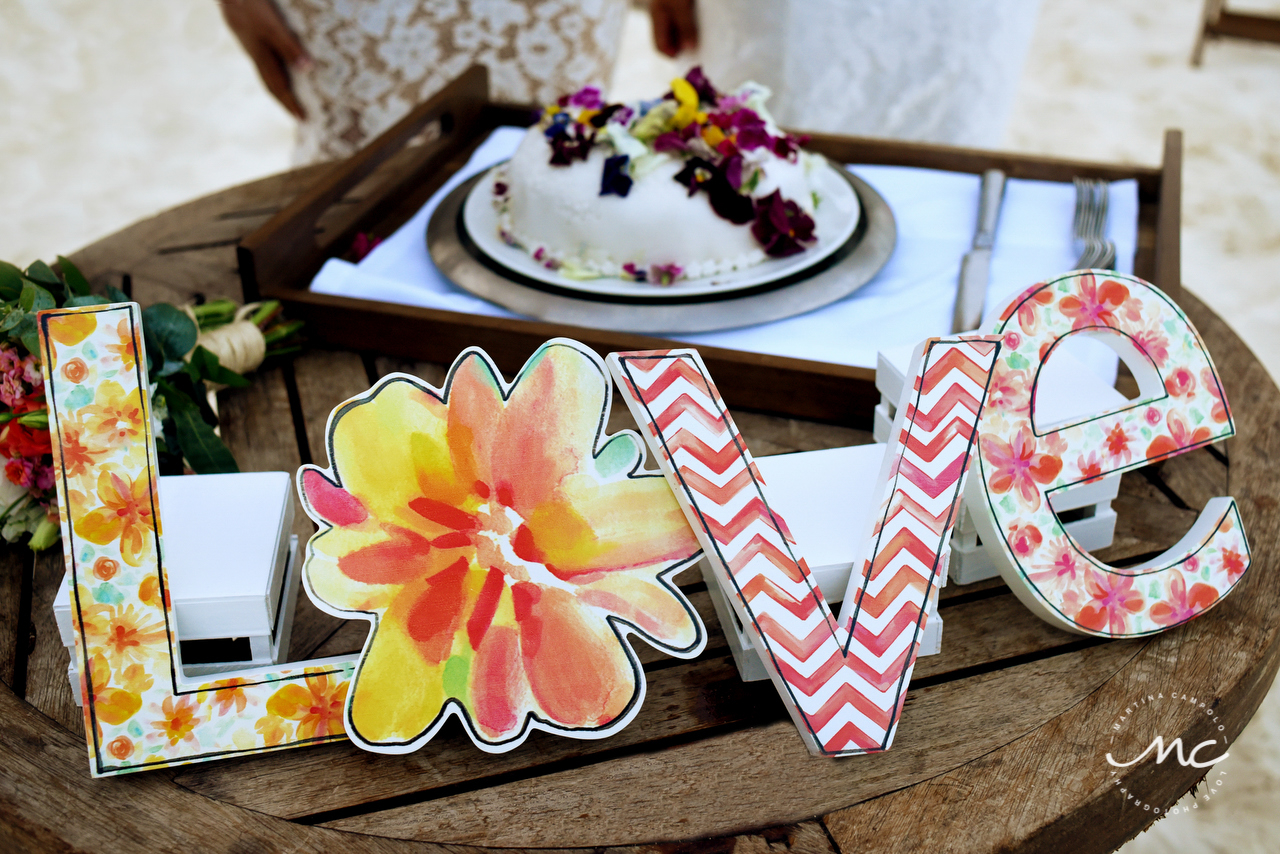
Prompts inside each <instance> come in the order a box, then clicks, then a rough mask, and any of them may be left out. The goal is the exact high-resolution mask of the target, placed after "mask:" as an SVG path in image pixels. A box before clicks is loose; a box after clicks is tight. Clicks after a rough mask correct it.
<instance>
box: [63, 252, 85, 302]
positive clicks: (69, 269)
mask: <svg viewBox="0 0 1280 854" xmlns="http://www.w3.org/2000/svg"><path fill="white" fill-rule="evenodd" d="M58 266H59V267H60V268H61V269H62V278H64V279H66V281H67V296H68V297H82V296H86V295H87V294H88V293H89V280H88V279H86V278H85V277H84V273H81V272H80V268H79V267H77V266H76V265H75V264H72V263H71V262H70V261H69V260H68V259H66V258H64V257H63V256H61V255H59V256H58Z"/></svg>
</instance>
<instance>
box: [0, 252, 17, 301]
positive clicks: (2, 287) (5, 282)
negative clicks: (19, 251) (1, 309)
mask: <svg viewBox="0 0 1280 854" xmlns="http://www.w3.org/2000/svg"><path fill="white" fill-rule="evenodd" d="M22 281H23V280H22V271H21V270H19V269H18V268H17V267H15V266H13V265H12V264H10V263H7V262H5V261H0V299H2V300H4V301H5V302H13V301H14V300H16V299H17V298H18V295H19V294H21V293H22Z"/></svg>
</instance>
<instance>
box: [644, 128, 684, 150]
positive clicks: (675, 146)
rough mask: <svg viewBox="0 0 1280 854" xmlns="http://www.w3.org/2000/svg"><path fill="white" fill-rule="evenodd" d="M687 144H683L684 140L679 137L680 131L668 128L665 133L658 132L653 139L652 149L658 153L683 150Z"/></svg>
mask: <svg viewBox="0 0 1280 854" xmlns="http://www.w3.org/2000/svg"><path fill="white" fill-rule="evenodd" d="M688 147H689V146H687V145H685V142H684V140H683V139H682V138H681V137H680V131H678V130H669V131H667V132H666V133H660V134H658V135H657V136H656V137H654V139H653V150H654V151H656V152H658V153H663V152H667V151H684V150H685V149H687V148H688Z"/></svg>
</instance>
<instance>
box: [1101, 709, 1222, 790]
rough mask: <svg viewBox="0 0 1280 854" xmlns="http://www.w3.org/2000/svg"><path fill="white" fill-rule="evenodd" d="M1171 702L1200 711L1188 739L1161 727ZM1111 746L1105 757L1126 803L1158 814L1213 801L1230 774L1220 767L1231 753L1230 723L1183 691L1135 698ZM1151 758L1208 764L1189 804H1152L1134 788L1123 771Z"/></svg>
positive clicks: (1114, 731) (1114, 730)
mask: <svg viewBox="0 0 1280 854" xmlns="http://www.w3.org/2000/svg"><path fill="white" fill-rule="evenodd" d="M1172 703H1177V704H1185V705H1187V706H1190V707H1191V708H1192V709H1194V710H1195V711H1196V713H1197V714H1198V715H1200V716H1201V717H1199V718H1198V719H1197V720H1196V721H1195V722H1194V723H1193V725H1192V727H1191V730H1190V736H1189V737H1188V738H1187V739H1186V742H1185V743H1184V740H1183V737H1182V736H1177V737H1175V738H1173V739H1172V740H1170V739H1167V738H1166V737H1165V735H1164V734H1163V733H1160V732H1158V731H1157V726H1158V723H1157V721H1158V718H1159V717H1160V711H1161V710H1162V709H1166V708H1167V706H1166V704H1172ZM1144 742H1145V744H1146V747H1145V748H1142V747H1138V748H1137V749H1134V747H1133V746H1134V745H1141V744H1142V743H1144ZM1111 746H1112V749H1111V750H1108V751H1107V755H1106V759H1107V764H1108V765H1109V766H1110V768H1111V778H1112V782H1113V783H1114V784H1115V785H1116V786H1117V787H1119V789H1120V791H1121V792H1122V793H1123V794H1124V796H1125V803H1126V805H1132V806H1134V807H1135V808H1138V809H1142V810H1143V811H1144V812H1149V813H1152V814H1153V815H1177V814H1178V813H1180V812H1187V811H1189V810H1193V809H1199V808H1200V801H1201V800H1203V801H1210V800H1212V799H1213V797H1214V796H1215V795H1217V794H1218V792H1219V791H1220V790H1221V788H1222V783H1223V780H1224V778H1225V777H1226V774H1227V772H1226V771H1224V770H1222V769H1221V768H1217V767H1215V766H1217V765H1218V763H1220V762H1222V760H1224V759H1226V758H1227V757H1228V756H1230V754H1229V753H1228V752H1227V736H1226V725H1225V724H1223V723H1222V722H1221V721H1220V720H1219V718H1218V712H1217V709H1216V708H1215V707H1214V706H1213V704H1212V703H1210V702H1207V701H1205V700H1201V699H1199V698H1198V697H1195V696H1194V695H1191V694H1184V693H1182V692H1171V693H1166V692H1162V691H1156V692H1152V693H1148V694H1145V695H1143V696H1141V697H1139V698H1138V699H1137V700H1135V701H1133V702H1131V703H1130V704H1129V705H1128V706H1126V707H1125V709H1124V712H1123V713H1122V714H1121V715H1120V716H1119V717H1118V718H1116V720H1115V721H1114V722H1113V723H1112V725H1111ZM1147 762H1153V763H1155V764H1156V765H1163V764H1165V763H1166V762H1169V763H1174V762H1176V763H1178V764H1179V765H1181V766H1182V767H1184V768H1201V769H1209V770H1208V771H1207V774H1206V776H1205V779H1204V788H1203V789H1201V791H1200V792H1199V793H1197V795H1196V797H1195V798H1194V799H1192V800H1191V801H1190V802H1189V803H1187V804H1176V803H1175V804H1170V803H1160V804H1153V803H1151V801H1150V799H1148V798H1146V797H1144V795H1143V793H1141V792H1135V791H1132V790H1130V788H1129V784H1127V783H1126V782H1125V779H1124V776H1123V772H1124V771H1125V769H1127V768H1132V767H1136V766H1138V765H1140V764H1142V763H1147Z"/></svg>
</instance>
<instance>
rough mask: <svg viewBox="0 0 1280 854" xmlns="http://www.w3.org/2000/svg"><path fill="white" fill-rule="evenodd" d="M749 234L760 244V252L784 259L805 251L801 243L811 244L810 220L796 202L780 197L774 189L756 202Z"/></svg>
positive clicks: (811, 227)
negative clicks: (754, 217)
mask: <svg viewBox="0 0 1280 854" xmlns="http://www.w3.org/2000/svg"><path fill="white" fill-rule="evenodd" d="M751 234H752V235H753V236H754V237H755V239H756V240H758V241H759V242H760V245H761V246H763V247H764V254H766V255H768V256H769V257H771V258H785V257H787V256H788V255H795V254H797V253H800V252H803V251H804V250H805V247H804V246H801V245H800V244H802V243H812V242H813V241H814V240H815V239H816V238H815V237H814V236H813V219H812V217H810V216H809V215H808V214H806V213H805V212H804V211H803V210H802V209H801V208H800V206H799V205H798V204H796V203H795V202H793V201H791V200H790V199H783V198H782V193H781V192H780V191H778V190H774V191H773V192H772V193H770V194H769V195H768V196H765V197H764V198H763V199H759V200H757V201H756V219H755V222H753V223H752V224H751Z"/></svg>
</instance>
